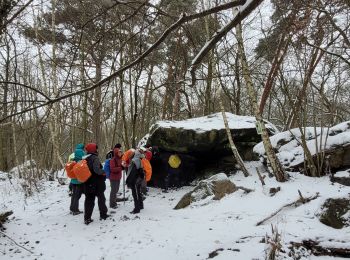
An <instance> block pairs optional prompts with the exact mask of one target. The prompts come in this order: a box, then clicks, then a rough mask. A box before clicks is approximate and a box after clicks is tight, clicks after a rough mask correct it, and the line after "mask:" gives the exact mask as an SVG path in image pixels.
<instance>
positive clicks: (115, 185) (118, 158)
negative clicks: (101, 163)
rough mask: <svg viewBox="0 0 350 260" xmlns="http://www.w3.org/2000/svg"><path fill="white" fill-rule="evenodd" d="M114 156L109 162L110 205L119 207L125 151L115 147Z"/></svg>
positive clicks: (113, 207)
mask: <svg viewBox="0 0 350 260" xmlns="http://www.w3.org/2000/svg"><path fill="white" fill-rule="evenodd" d="M113 152H114V156H113V157H112V158H111V160H110V162H109V168H110V175H109V181H110V183H111V193H110V196H109V207H110V208H112V209H115V208H117V193H118V191H119V185H120V179H121V178H122V170H123V167H122V156H123V152H122V150H121V149H119V148H114V150H113Z"/></svg>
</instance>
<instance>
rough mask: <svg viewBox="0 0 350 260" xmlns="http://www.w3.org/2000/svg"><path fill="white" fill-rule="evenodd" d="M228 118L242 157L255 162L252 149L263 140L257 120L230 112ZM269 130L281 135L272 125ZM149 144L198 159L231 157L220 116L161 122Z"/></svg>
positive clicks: (213, 115)
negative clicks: (258, 130)
mask: <svg viewBox="0 0 350 260" xmlns="http://www.w3.org/2000/svg"><path fill="white" fill-rule="evenodd" d="M226 116H227V120H228V124H229V128H230V131H231V134H232V137H233V140H234V142H235V144H236V146H237V147H238V150H239V152H240V154H241V156H242V157H243V159H246V160H252V155H253V153H252V148H253V146H254V145H255V144H257V143H259V142H260V141H261V136H260V135H259V134H258V133H257V131H256V126H255V124H256V120H255V118H254V117H251V116H238V115H234V114H231V113H227V112H226ZM266 127H267V129H268V131H269V133H270V134H271V135H272V134H275V133H276V132H278V130H277V129H276V127H275V126H274V125H272V124H271V123H269V122H267V123H266ZM147 144H150V145H152V146H158V147H159V148H160V149H161V150H163V151H168V152H177V153H186V154H191V155H193V156H196V157H202V156H203V155H206V156H208V157H213V156H225V155H228V154H229V155H231V154H232V150H231V148H230V146H229V142H228V138H227V133H226V130H225V126H224V121H223V117H222V114H221V113H215V114H212V115H208V116H204V117H198V118H191V119H187V120H182V121H158V122H157V123H156V124H154V125H153V126H152V127H151V128H150V135H149V137H148V140H147ZM216 159H217V158H215V160H216Z"/></svg>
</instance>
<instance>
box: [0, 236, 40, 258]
mask: <svg viewBox="0 0 350 260" xmlns="http://www.w3.org/2000/svg"><path fill="white" fill-rule="evenodd" d="M0 233H1V234H2V235H3V236H5V237H7V238H8V239H10V240H11V241H12V242H13V243H14V244H15V245H16V246H18V247H20V248H23V249H24V250H26V251H28V252H29V253H31V254H34V252H32V251H30V250H29V249H27V248H25V247H24V246H21V245H20V244H18V243H17V242H16V241H15V240H13V239H12V238H11V237H9V236H8V235H6V234H5V233H4V232H2V231H0Z"/></svg>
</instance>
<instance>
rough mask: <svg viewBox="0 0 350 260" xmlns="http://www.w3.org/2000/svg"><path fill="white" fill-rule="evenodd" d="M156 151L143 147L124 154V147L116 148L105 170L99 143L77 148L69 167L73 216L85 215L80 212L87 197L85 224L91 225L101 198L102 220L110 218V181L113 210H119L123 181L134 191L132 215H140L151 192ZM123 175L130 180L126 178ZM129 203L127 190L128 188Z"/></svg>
mask: <svg viewBox="0 0 350 260" xmlns="http://www.w3.org/2000/svg"><path fill="white" fill-rule="evenodd" d="M151 150H152V147H139V148H137V149H129V150H127V151H126V152H125V153H123V150H122V147H121V144H119V143H118V144H116V145H115V146H114V148H113V149H112V150H111V151H109V152H108V153H107V155H106V161H105V163H104V166H102V164H101V162H100V159H99V157H98V146H97V145H96V144H95V143H88V144H86V145H85V146H84V144H77V145H76V148H75V151H74V153H72V154H71V155H70V156H69V160H68V163H67V164H66V167H65V168H66V171H67V175H68V177H70V178H71V182H70V189H71V193H72V194H71V204H70V212H71V214H73V215H78V214H81V213H83V212H82V211H80V210H79V199H80V197H81V195H82V194H85V202H84V223H85V224H86V225H88V224H90V223H91V222H92V221H93V220H92V219H91V215H92V212H93V209H94V206H95V198H96V197H97V203H98V208H99V211H100V219H101V220H105V219H107V218H108V217H109V214H108V213H107V212H108V209H107V206H106V198H105V195H104V192H105V190H106V183H105V181H106V179H107V178H108V179H109V181H110V187H111V190H110V196H109V207H110V208H112V209H115V208H117V193H118V191H119V186H120V181H121V180H122V179H123V180H125V183H126V185H127V186H128V188H130V189H131V191H132V196H133V199H134V209H133V210H132V211H131V212H130V213H132V214H137V213H140V210H142V209H143V208H144V205H143V199H144V195H143V193H145V192H146V190H147V182H148V181H149V180H150V179H151V175H152V167H151V164H150V160H151V158H152V151H151ZM123 173H126V176H124V178H122V175H123ZM124 200H125V187H124Z"/></svg>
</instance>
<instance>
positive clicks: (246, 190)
mask: <svg viewBox="0 0 350 260" xmlns="http://www.w3.org/2000/svg"><path fill="white" fill-rule="evenodd" d="M236 187H237V189H241V190H244V191H245V192H246V193H249V192H252V191H254V190H252V189H248V188H244V187H242V186H236Z"/></svg>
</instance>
